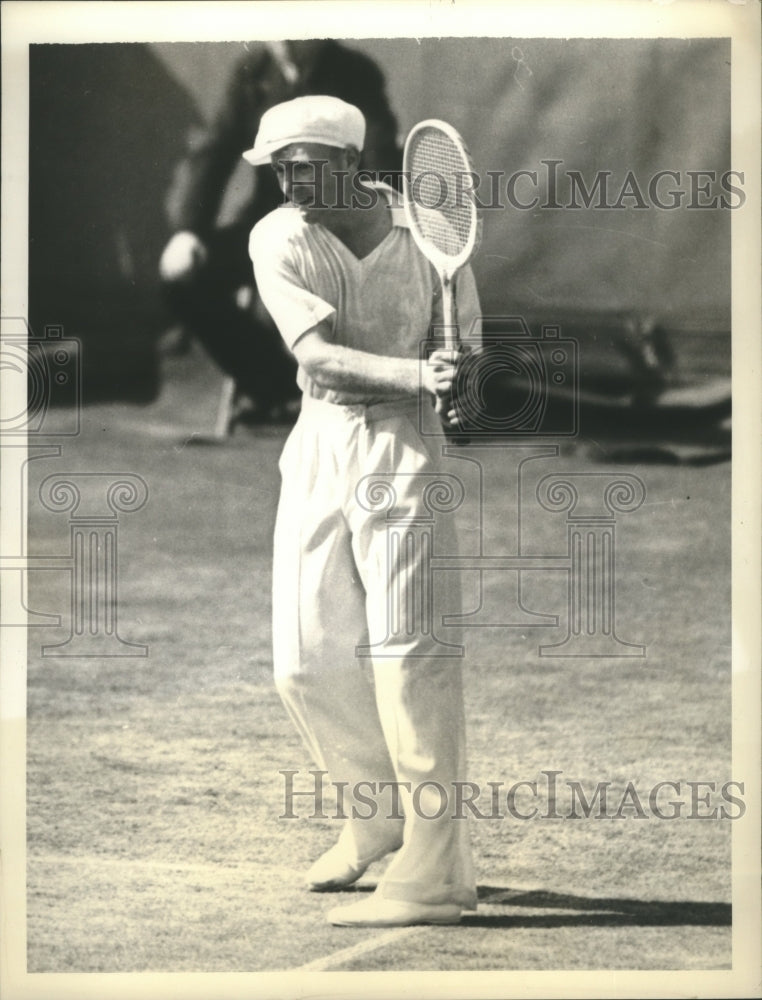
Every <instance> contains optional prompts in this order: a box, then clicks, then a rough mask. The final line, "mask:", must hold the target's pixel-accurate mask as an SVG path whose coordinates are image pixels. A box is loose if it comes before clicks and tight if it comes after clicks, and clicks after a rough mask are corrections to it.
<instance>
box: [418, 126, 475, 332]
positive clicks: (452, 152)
mask: <svg viewBox="0 0 762 1000" xmlns="http://www.w3.org/2000/svg"><path fill="white" fill-rule="evenodd" d="M402 169H403V175H402V176H403V191H404V195H405V215H406V217H407V222H408V226H409V227H410V232H411V234H412V236H413V239H414V240H415V242H416V244H417V246H418V248H419V250H420V251H421V253H422V254H423V255H424V257H426V258H427V259H428V260H429V261H430V262H431V264H432V265H433V267H434V269H435V270H436V272H437V274H438V276H439V280H440V282H441V285H442V316H443V326H444V331H443V333H444V342H445V347H446V348H447V349H453V348H455V347H457V345H458V342H459V339H460V337H459V331H458V323H457V302H456V299H455V278H456V275H457V273H458V271H459V270H460V269H461V268H462V267H464V266H465V264H467V263H468V261H469V260H470V259H471V257H472V256H473V255H474V253H475V252H476V249H477V247H478V245H479V238H480V236H481V226H480V220H479V219H478V218H477V215H476V198H475V196H474V192H473V191H472V188H473V187H474V184H473V181H472V178H473V177H475V176H476V175H475V173H474V168H473V164H472V163H471V157H470V155H469V153H468V149H467V148H466V144H465V143H464V142H463V139H462V138H461V137H460V135H459V134H458V133H457V132H456V131H455V129H454V128H453V127H452V126H451V125H448V124H447V122H442V121H437V120H436V119H428V120H427V121H423V122H419V123H418V125H415V126H414V127H413V129H412V130H411V132H410V134H409V135H408V137H407V140H406V142H405V151H404V154H403V163H402Z"/></svg>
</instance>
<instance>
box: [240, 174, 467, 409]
mask: <svg viewBox="0 0 762 1000" xmlns="http://www.w3.org/2000/svg"><path fill="white" fill-rule="evenodd" d="M376 187H377V190H378V191H379V194H380V196H382V197H384V198H385V199H386V200H387V202H388V204H389V210H390V212H391V214H392V228H391V229H390V231H389V233H388V234H387V235H386V237H385V238H384V239H383V240H382V241H381V243H380V244H379V245H378V246H376V247H375V249H373V250H372V251H371V252H370V253H369V254H368V255H367V256H366V257H364V258H362V259H358V258H357V257H356V256H355V255H354V254H353V253H352V251H351V250H350V249H349V248H348V247H347V246H346V245H345V244H344V243H343V242H342V241H341V240H340V239H339V238H338V237H337V236H335V235H334V234H333V233H332V232H331V231H330V230H328V229H326V228H325V227H324V226H322V225H320V224H319V223H308V222H305V220H304V219H303V218H302V215H301V213H300V212H299V210H298V209H297V208H295V207H294V206H292V205H282V206H281V207H280V208H276V209H275V210H274V211H273V212H270V214H269V215H267V216H265V218H264V219H262V220H261V221H260V222H259V223H258V224H257V225H256V226H255V227H254V229H253V230H252V233H251V237H250V239H249V254H250V256H251V259H252V261H253V264H254V274H255V278H256V282H257V290H258V292H259V295H260V297H261V299H262V301H263V303H264V304H265V307H266V308H267V310H268V311H269V313H270V315H271V316H272V317H273V320H274V321H275V323H276V325H277V327H278V329H279V330H280V332H281V335H282V336H283V339H284V340H285V342H286V344H287V345H288V347H289V348H290V349H293V348H294V345H295V344H296V342H297V341H298V340H299V338H300V337H301V336H303V335H304V334H305V333H306V332H307V331H308V330H310V329H312V327H314V326H316V325H317V324H318V323H320V322H321V321H323V320H325V321H326V323H327V325H328V328H329V330H330V335H329V339H330V340H331V342H332V343H336V344H341V345H343V346H345V347H351V348H354V349H356V350H359V351H366V352H368V353H370V354H379V355H385V356H387V357H399V358H418V357H419V350H420V344H421V342H422V341H425V340H427V339H428V338H429V336H430V327H431V324H432V323H434V324H435V325H437V324H441V321H442V320H441V291H440V288H439V280H438V278H437V277H436V274H435V273H434V271H433V270H432V267H431V265H430V264H429V262H428V261H427V260H426V258H425V257H424V256H423V254H422V253H421V252H420V250H419V249H418V247H417V246H416V245H415V242H414V240H413V237H412V235H411V233H410V230H409V229H408V226H407V220H406V219H405V212H404V209H403V208H402V205H401V203H400V201H399V196H398V195H396V192H394V191H392V189H391V188H389V187H387V186H386V185H376ZM457 297H458V320H459V324H460V328H461V331H462V332H463V334H464V335H465V334H469V333H471V334H472V335H473V336H474V337H477V338H478V337H479V336H480V331H479V330H478V322H477V326H476V327H474V326H473V324H474V321H475V320H478V317H479V300H478V295H477V292H476V285H475V282H474V279H473V274H472V273H471V270H470V268H465V269H464V270H463V271H461V272H460V274H459V276H458V279H457ZM297 381H298V383H299V386H300V387H301V389H302V391H303V392H304V393H305V395H308V396H312V397H315V398H317V399H325V400H327V401H329V402H332V403H344V404H352V403H374V402H377V401H378V400H379V397H372V398H371V397H368V396H367V395H363V394H359V393H354V394H353V393H347V392H344V391H342V392H337V391H334V390H328V389H324V388H321V387H320V386H318V385H316V384H315V383H314V382H313V381H312V380H311V379H310V378H309V376H308V375H307V374H306V372H304V371H303V370H302V369H300V370H299V373H298V377H297ZM387 398H388V397H387Z"/></svg>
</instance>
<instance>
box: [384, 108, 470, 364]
mask: <svg viewBox="0 0 762 1000" xmlns="http://www.w3.org/2000/svg"><path fill="white" fill-rule="evenodd" d="M427 128H434V129H437V130H438V131H440V132H443V133H444V134H445V135H446V136H447V137H448V139H450V141H451V142H452V143H453V144H454V146H455V148H456V149H457V151H458V154H459V156H460V158H461V160H462V165H463V173H464V174H469V176H473V175H475V174H476V171H475V170H474V165H473V162H472V160H471V154H470V153H469V151H468V147H467V146H466V144H465V142H464V141H463V137H462V136H461V135H460V133H459V132H458V131H457V129H455V128H453V126H452V125H450V124H449V123H448V122H444V121H441V120H440V119H438V118H427V119H425V120H424V121H421V122H418V124H417V125H414V126H413V128H412V129H411V130H410V132H409V133H408V136H407V139H406V140H405V148H404V151H403V156H402V191H403V195H404V198H403V204H404V209H405V217H406V219H407V222H408V227H409V229H410V233H411V235H412V237H413V240H414V241H415V243H416V246H417V247H418V249H419V250H420V251H421V253H422V254H423V255H424V257H425V258H426V259H427V260H428V261H429V262H430V263H431V265H432V266H433V267H434V269H435V271H436V272H437V275H438V276H439V280H440V283H441V286H442V317H443V327H444V341H445V347H446V348H447V349H448V350H452V349H454V348H456V347H457V345H458V343H459V340H460V338H459V333H458V326H457V322H456V315H455V310H456V304H455V294H454V293H455V277H456V275H457V273H458V271H460V270H461V268H462V267H464V266H465V265H466V264H467V263H468V261H469V260H471V258H472V257H473V255H474V254H475V253H476V251H477V249H478V247H479V243H480V240H481V219H480V218H479V217H478V215H477V213H476V199H475V198H474V196H473V194H471V196H470V200H471V233H470V236H469V239H468V240H467V242H466V245H465V246H464V247H463V249H462V250H461V252H460V253H459V254H457V255H455V256H450V255H448V254H445V253H442V252H441V251H440V250H438V249H437V247H435V246H434V245H433V244H432V243H430V242H429V241H428V240H426V239H425V238H424V237H423V236H422V234H421V233H420V232H419V229H418V223H417V221H416V218H415V216H414V214H413V210H412V207H411V206H412V205H413V197H412V186H413V182H412V178H411V176H410V169H409V158H410V149H411V146H412V144H413V141H414V140H415V138H416V136H417V135H418V133H419V132H422V131H423V130H424V129H427ZM469 191H470V188H469ZM463 195H464V197H465V196H467V195H468V192H467V191H463ZM429 211H437V209H429Z"/></svg>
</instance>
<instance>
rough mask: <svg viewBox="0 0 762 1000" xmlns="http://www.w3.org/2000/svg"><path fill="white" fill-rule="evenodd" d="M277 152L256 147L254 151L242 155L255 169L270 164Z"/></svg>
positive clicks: (250, 150) (247, 151)
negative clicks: (272, 156) (273, 154)
mask: <svg viewBox="0 0 762 1000" xmlns="http://www.w3.org/2000/svg"><path fill="white" fill-rule="evenodd" d="M275 152H276V150H274V149H273V150H272V152H271V151H270V149H262V148H261V147H260V148H259V149H257V147H256V146H254V147H253V149H247V150H246V152H245V153H242V154H241V155H242V156H243V158H244V160H246V162H247V163H250V164H251V165H252V166H253V167H259V166H261V165H262V164H263V163H269V162H270V157H271V155H272V153H275Z"/></svg>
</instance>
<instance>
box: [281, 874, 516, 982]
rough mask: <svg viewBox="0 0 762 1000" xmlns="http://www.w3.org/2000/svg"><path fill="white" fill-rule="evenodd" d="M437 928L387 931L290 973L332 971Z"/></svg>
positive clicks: (495, 892) (424, 926)
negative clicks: (360, 957)
mask: <svg viewBox="0 0 762 1000" xmlns="http://www.w3.org/2000/svg"><path fill="white" fill-rule="evenodd" d="M502 892H505V889H494V890H493V891H492V892H489V893H486V894H485V895H484V896H483V897H481V898H480V900H479V902H480V903H486V902H488V901H489V899H490V898H491V897H492V896H497V895H499V894H500V893H502ZM435 926H436V925H435V924H414V925H413V926H412V927H397V928H395V929H394V930H389V931H387V932H386V934H380V935H378V936H377V937H372V938H366V940H365V941H358V943H357V944H353V945H350V947H349V948H342V949H341V950H340V951H334V952H331V954H330V955H323V957H322V958H316V959H315V960H314V961H312V962H307V963H306V965H299V966H297V967H296V968H295V969H293V970H289V971H293V972H323V971H325V970H326V969H330V968H331V966H334V965H338V964H339V963H341V962H348V961H350V960H351V959H353V958H357V957H358V956H359V955H366V954H367V953H368V952H370V951H376V950H377V949H378V948H384V947H386V945H388V944H395V942H397V941H400V940H402V939H403V938H408V937H413V936H414V935H415V934H421V933H422V932H423V931H430V930H432V928H433V927H435ZM439 926H446V927H448V928H449V929H450V930H455V929H456V928H457V927H458V924H440V925H439Z"/></svg>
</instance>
